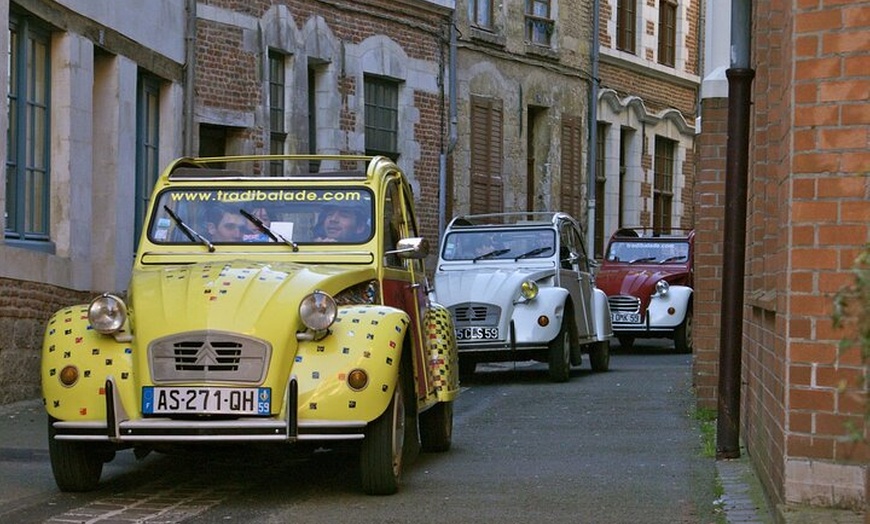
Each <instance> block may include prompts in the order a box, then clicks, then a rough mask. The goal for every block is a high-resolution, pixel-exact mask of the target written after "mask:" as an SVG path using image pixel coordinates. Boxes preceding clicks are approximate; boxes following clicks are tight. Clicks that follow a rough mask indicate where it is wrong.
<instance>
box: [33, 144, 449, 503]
mask: <svg viewBox="0 0 870 524" xmlns="http://www.w3.org/2000/svg"><path fill="white" fill-rule="evenodd" d="M276 166H280V168H281V170H282V173H283V174H282V175H281V176H262V174H263V173H264V172H265V171H268V170H274V168H275V167H276ZM311 166H316V167H317V170H316V171H317V172H309V169H310V167H311ZM427 251H428V244H427V241H426V240H425V239H424V238H422V237H420V236H419V235H418V232H417V225H416V220H415V217H414V209H413V198H412V193H411V189H410V186H409V184H408V181H407V179H406V177H405V176H404V174H403V173H402V171H401V170H400V169H399V167H398V166H397V165H396V164H395V163H393V162H392V161H390V160H389V159H387V158H384V157H362V156H308V155H304V156H303V155H295V156H245V157H219V158H218V157H213V158H183V159H179V160H177V161H175V162H173V163H172V164H170V165H169V166H168V167H167V168H166V170H165V171H164V173H163V174H162V176H161V177H160V178H159V180H158V181H157V183H156V185H155V188H154V192H153V195H152V198H151V203H150V206H149V210H148V214H147V217H146V220H145V225H144V227H143V232H142V236H141V238H140V241H139V247H138V251H137V253H136V258H135V262H134V266H133V272H132V277H131V281H130V285H129V289H128V290H127V292H126V296H123V297H122V296H117V295H114V294H109V293H106V294H103V295H101V296H98V297H96V298H94V300H93V301H92V302H91V303H90V304H82V305H76V306H72V307H68V308H65V309H62V310H60V311H58V312H57V313H55V314H54V315H53V316H52V317H51V319H50V320H49V322H48V325H47V327H46V332H45V340H44V346H43V353H42V370H41V373H42V390H43V395H44V400H45V406H46V409H47V411H48V416H49V428H48V430H49V451H50V456H51V465H52V471H53V472H54V477H55V480H56V482H57V485H58V486H59V488H60V489H61V490H64V491H85V490H91V489H94V488H95V487H96V486H97V485H98V483H99V479H100V475H101V473H102V468H103V463H105V462H107V461H109V460H112V458H113V457H114V455H115V451H117V450H120V449H124V448H134V449H135V451H136V453H137V456H141V454H142V453H147V452H148V451H151V450H158V451H161V450H164V449H170V448H171V449H176V448H178V447H179V446H181V447H182V448H183V446H184V445H185V444H194V445H201V444H203V443H209V442H215V443H237V444H238V445H240V446H243V445H245V444H247V443H262V442H274V443H303V442H313V443H317V442H330V441H333V442H334V441H356V442H357V443H358V445H359V456H360V464H361V468H360V469H361V484H362V487H363V489H364V490H365V491H366V492H367V493H370V494H390V493H394V492H396V491H397V489H398V487H399V483H400V479H401V473H402V469H403V467H404V466H405V465H406V463H407V462H408V461H409V460H411V459H412V458H413V457H414V455H415V453H416V452H417V451H419V450H420V449H422V450H424V451H444V450H447V449H448V448H449V447H450V444H451V436H452V430H453V401H454V400H455V398H456V397H457V395H458V393H459V380H458V376H459V370H458V364H457V356H456V355H457V354H456V343H455V340H454V328H453V321H452V318H451V316H450V314H449V312H448V311H447V310H446V309H445V308H443V307H441V306H439V305H437V304H435V303H430V302H429V300H428V298H427V288H428V284H427V282H426V272H425V267H424V264H423V259H424V257H425V256H426V254H427ZM281 449H282V448H281V447H276V451H277V452H280V451H281Z"/></svg>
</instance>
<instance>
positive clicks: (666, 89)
mask: <svg viewBox="0 0 870 524" xmlns="http://www.w3.org/2000/svg"><path fill="white" fill-rule="evenodd" d="M599 68H600V76H601V87H602V88H609V89H613V90H614V91H616V92H617V93H619V95H620V97H624V96H627V95H634V96H639V97H640V98H642V99H643V103H644V105H645V106H646V108H647V110H648V111H649V112H650V113H658V112H660V111H662V110H663V109H668V108H674V109H677V110H679V111H680V113H682V114H683V116H684V117H685V118H686V120H687V121H688V123H689V125H692V124H693V120H694V119H695V116H696V113H695V111H696V109H695V108H696V107H697V100H696V97H697V96H698V89H697V87H685V86H682V85H680V84H677V83H674V82H668V81H667V80H664V79H661V78H658V77H655V76H651V75H648V74H643V73H642V72H640V70H639V68H632V69H627V68H625V67H619V66H616V65H613V64H608V63H601V65H600V66H599Z"/></svg>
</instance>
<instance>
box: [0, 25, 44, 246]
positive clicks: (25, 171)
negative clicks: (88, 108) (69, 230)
mask: <svg viewBox="0 0 870 524" xmlns="http://www.w3.org/2000/svg"><path fill="white" fill-rule="evenodd" d="M8 32H9V50H8V54H7V60H8V64H9V71H8V82H9V83H8V86H7V103H8V111H9V112H8V129H7V136H6V140H7V158H6V187H5V191H6V205H5V208H4V212H5V214H6V220H5V222H4V237H5V239H6V242H7V243H10V244H13V243H17V242H21V243H22V244H24V245H26V246H27V247H31V248H33V249H37V250H45V251H51V252H53V250H54V246H53V244H52V243H51V237H50V234H51V222H50V220H51V214H50V211H51V29H50V27H49V26H48V25H47V24H44V23H42V22H41V21H40V20H38V19H36V18H34V17H32V16H29V15H27V14H24V13H17V12H15V11H11V12H10V13H9V28H8ZM36 50H38V51H39V52H40V54H41V56H40V57H39V59H40V60H34V59H33V58H32V53H33V52H34V51H36ZM32 64H36V65H38V66H40V67H39V69H40V70H39V71H37V70H36V69H33V68H31V65H32ZM40 82H41V83H42V85H39V83H40ZM37 87H38V89H35V88H37ZM37 94H38V95H40V96H38V97H35V98H34V95H37ZM37 114H38V115H39V119H38V120H39V124H38V125H37V126H34V125H33V124H32V122H34V121H35V120H34V115H37ZM36 160H38V161H39V162H40V164H35V163H34V161H36ZM35 182H36V184H35Z"/></svg>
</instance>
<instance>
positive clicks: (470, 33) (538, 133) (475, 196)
mask: <svg viewBox="0 0 870 524" xmlns="http://www.w3.org/2000/svg"><path fill="white" fill-rule="evenodd" d="M592 15H593V13H592V2H589V1H580V0H570V1H559V2H556V1H551V0H538V1H535V2H527V1H520V0H509V1H504V2H498V1H494V0H462V1H459V2H457V6H456V27H457V35H458V36H457V37H456V44H455V47H456V61H457V66H456V86H455V93H453V100H455V102H456V103H455V105H454V107H455V112H454V114H453V117H452V121H453V122H455V128H453V129H452V130H451V133H450V138H451V141H450V143H451V152H452V159H451V160H452V161H451V164H450V166H451V176H450V178H449V179H448V182H449V184H448V187H447V188H446V189H447V194H448V195H450V198H449V199H448V204H447V213H446V216H447V217H448V218H449V217H453V216H456V215H460V214H467V213H493V212H516V211H557V210H562V211H567V212H570V213H571V214H572V215H574V216H575V218H577V219H578V220H580V222H581V223H583V222H584V221H585V216H586V208H585V204H583V199H584V198H585V194H586V192H585V191H586V190H585V188H586V165H585V162H586V155H587V150H588V147H587V142H588V137H589V132H588V126H589V119H588V108H589V96H590V95H589V93H590V86H591V81H592V77H591V58H590V57H591V42H592V30H591V27H592Z"/></svg>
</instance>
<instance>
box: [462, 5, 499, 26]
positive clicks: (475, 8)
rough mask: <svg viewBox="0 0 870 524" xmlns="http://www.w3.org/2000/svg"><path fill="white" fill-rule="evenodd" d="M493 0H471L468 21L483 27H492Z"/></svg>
mask: <svg viewBox="0 0 870 524" xmlns="http://www.w3.org/2000/svg"><path fill="white" fill-rule="evenodd" d="M492 19H493V13H492V0H469V2H468V21H469V23H471V25H473V26H475V27H479V28H481V29H492V28H493V25H492Z"/></svg>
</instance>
